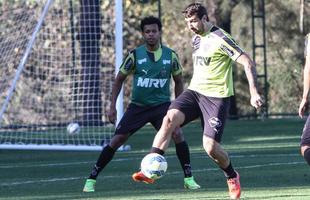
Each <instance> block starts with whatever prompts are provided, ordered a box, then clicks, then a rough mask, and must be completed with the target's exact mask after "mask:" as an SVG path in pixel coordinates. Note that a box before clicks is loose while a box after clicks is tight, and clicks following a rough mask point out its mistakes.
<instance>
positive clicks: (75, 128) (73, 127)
mask: <svg viewBox="0 0 310 200" xmlns="http://www.w3.org/2000/svg"><path fill="white" fill-rule="evenodd" d="M80 130H81V128H80V125H79V124H78V123H76V122H72V123H70V124H68V126H67V132H68V134H69V135H75V134H78V133H80Z"/></svg>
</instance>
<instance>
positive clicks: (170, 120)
mask: <svg viewBox="0 0 310 200" xmlns="http://www.w3.org/2000/svg"><path fill="white" fill-rule="evenodd" d="M184 120H185V115H184V113H182V112H181V111H179V110H177V109H171V110H169V111H168V112H167V115H166V116H165V117H164V119H163V123H162V126H161V128H160V129H159V131H158V132H157V134H156V135H155V138H154V140H153V145H152V150H151V151H156V149H159V150H161V151H165V150H166V149H167V148H168V146H169V143H170V140H171V137H172V133H173V131H174V130H175V129H176V128H177V127H180V126H181V124H183V122H184ZM156 153H157V152H156Z"/></svg>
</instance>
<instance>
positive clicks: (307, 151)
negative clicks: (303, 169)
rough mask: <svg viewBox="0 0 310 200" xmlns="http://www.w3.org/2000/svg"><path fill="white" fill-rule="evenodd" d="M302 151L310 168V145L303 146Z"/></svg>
mask: <svg viewBox="0 0 310 200" xmlns="http://www.w3.org/2000/svg"><path fill="white" fill-rule="evenodd" d="M300 150H301V155H302V156H303V157H304V159H305V160H306V162H307V163H308V165H309V166H310V146H308V145H303V146H301V148H300Z"/></svg>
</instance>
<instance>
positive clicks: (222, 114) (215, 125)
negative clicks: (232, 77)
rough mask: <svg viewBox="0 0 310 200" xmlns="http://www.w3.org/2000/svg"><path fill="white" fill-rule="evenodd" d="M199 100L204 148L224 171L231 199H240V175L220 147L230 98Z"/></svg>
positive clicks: (201, 98) (204, 98)
mask: <svg viewBox="0 0 310 200" xmlns="http://www.w3.org/2000/svg"><path fill="white" fill-rule="evenodd" d="M199 98H200V99H199V100H200V101H199V102H200V104H199V105H200V108H201V111H202V116H203V124H204V136H203V147H204V149H205V151H206V152H207V154H208V155H209V157H210V158H211V159H212V160H213V161H214V162H215V163H216V164H217V165H218V166H219V167H220V168H221V169H222V170H223V172H224V174H225V176H226V178H227V184H228V188H229V195H230V198H231V199H238V198H240V195H241V187H240V181H239V174H238V172H236V171H235V170H234V168H233V166H232V164H231V161H230V159H229V156H228V154H227V152H226V151H225V150H224V149H223V148H222V147H221V145H220V142H221V138H222V134H223V131H224V126H225V120H226V117H227V114H228V108H229V98H210V97H205V96H200V97H199Z"/></svg>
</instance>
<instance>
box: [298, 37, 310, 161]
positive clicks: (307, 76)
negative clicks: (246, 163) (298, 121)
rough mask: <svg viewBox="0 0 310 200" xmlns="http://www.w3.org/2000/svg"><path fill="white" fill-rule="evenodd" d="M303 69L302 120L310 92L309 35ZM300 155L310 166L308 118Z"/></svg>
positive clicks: (309, 122)
mask: <svg viewBox="0 0 310 200" xmlns="http://www.w3.org/2000/svg"><path fill="white" fill-rule="evenodd" d="M305 58H306V62H305V67H304V86H303V88H304V90H303V95H302V100H301V102H300V105H299V116H300V117H301V118H302V117H303V115H304V113H305V110H306V107H307V105H308V98H309V91H310V33H308V35H307V36H306V40H305ZM300 146H301V147H300V150H301V155H302V156H303V157H304V159H305V160H306V161H307V163H308V165H310V117H309V116H308V118H307V121H306V123H305V126H304V129H303V133H302V136H301V143H300Z"/></svg>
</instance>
